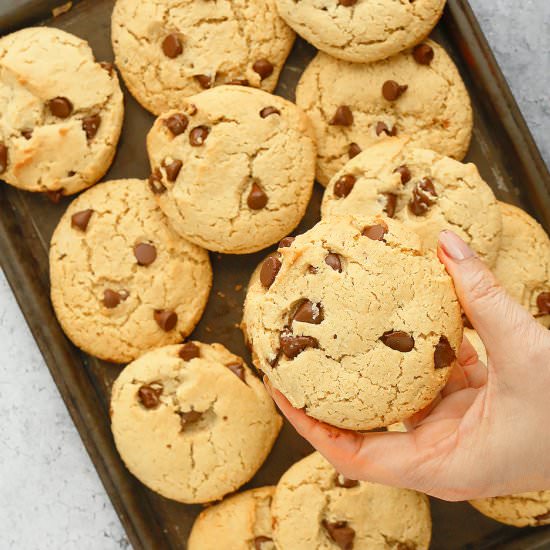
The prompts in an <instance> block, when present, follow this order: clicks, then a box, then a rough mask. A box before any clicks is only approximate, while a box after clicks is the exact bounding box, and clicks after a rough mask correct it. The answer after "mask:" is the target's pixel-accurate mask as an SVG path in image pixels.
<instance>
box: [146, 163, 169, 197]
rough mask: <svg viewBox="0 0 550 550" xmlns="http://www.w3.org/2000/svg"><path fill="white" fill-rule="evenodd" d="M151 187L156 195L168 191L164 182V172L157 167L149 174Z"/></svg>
mask: <svg viewBox="0 0 550 550" xmlns="http://www.w3.org/2000/svg"><path fill="white" fill-rule="evenodd" d="M149 188H150V189H151V191H152V192H153V193H154V194H155V195H162V194H163V193H164V192H166V187H164V183H162V173H161V171H160V170H159V169H158V168H155V169H154V170H153V173H152V174H151V175H150V176H149Z"/></svg>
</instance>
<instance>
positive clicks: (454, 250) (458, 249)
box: [439, 230, 474, 262]
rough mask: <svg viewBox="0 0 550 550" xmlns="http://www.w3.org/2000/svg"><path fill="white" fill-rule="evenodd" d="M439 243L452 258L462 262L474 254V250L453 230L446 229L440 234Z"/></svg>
mask: <svg viewBox="0 0 550 550" xmlns="http://www.w3.org/2000/svg"><path fill="white" fill-rule="evenodd" d="M439 245H440V246H441V248H442V249H443V252H445V254H447V256H449V258H451V259H452V260H457V261H459V262H460V261H462V260H467V259H468V258H471V257H472V256H474V251H473V250H472V249H471V248H470V247H469V246H468V245H467V244H466V243H465V242H464V241H463V240H462V239H461V238H460V237H459V236H458V235H457V234H456V233H453V232H452V231H447V230H445V231H442V232H441V233H440V234H439Z"/></svg>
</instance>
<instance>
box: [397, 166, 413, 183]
mask: <svg viewBox="0 0 550 550" xmlns="http://www.w3.org/2000/svg"><path fill="white" fill-rule="evenodd" d="M394 172H396V173H397V174H399V175H400V176H401V183H402V184H403V185H405V184H406V183H407V182H409V181H411V171H410V170H409V167H408V166H407V165H406V164H403V165H401V166H399V167H398V168H396V169H395V170H394Z"/></svg>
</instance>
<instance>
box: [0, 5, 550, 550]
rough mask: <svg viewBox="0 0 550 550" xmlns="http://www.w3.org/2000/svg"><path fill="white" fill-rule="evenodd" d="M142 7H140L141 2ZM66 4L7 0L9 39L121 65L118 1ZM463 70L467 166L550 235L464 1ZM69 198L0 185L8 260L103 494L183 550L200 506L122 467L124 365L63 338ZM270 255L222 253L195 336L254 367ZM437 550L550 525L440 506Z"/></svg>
mask: <svg viewBox="0 0 550 550" xmlns="http://www.w3.org/2000/svg"><path fill="white" fill-rule="evenodd" d="M136 1H138V0H136ZM63 3H64V1H63V0H57V1H55V0H54V1H48V0H38V1H36V0H34V1H33V0H0V34H2V35H3V34H6V33H7V32H9V31H12V30H15V29H17V28H21V27H23V26H29V25H32V24H46V25H51V26H55V27H59V28H62V29H64V30H66V31H69V32H71V33H74V34H76V35H78V36H80V37H82V38H84V39H86V40H88V41H89V42H90V44H91V46H92V48H93V50H94V52H95V55H96V58H97V59H98V60H106V61H111V60H112V59H113V52H112V49H111V43H110V36H109V35H110V15H111V10H112V7H113V3H114V2H113V0H81V1H80V2H73V4H74V5H73V7H72V9H71V10H70V11H69V12H67V13H65V14H63V15H61V16H58V17H55V18H52V17H51V9H52V8H53V7H55V6H58V5H60V4H63ZM434 37H435V39H436V40H437V41H439V42H440V43H442V44H443V45H444V46H445V47H446V49H447V51H448V52H449V53H450V55H451V56H452V57H453V59H454V60H455V62H456V63H457V65H458V67H459V69H460V72H461V74H462V77H463V78H464V80H465V82H466V85H467V87H468V89H469V91H470V94H471V97H472V101H473V106H474V111H475V129H474V137H473V141H472V145H471V148H470V153H469V155H468V157H467V159H468V160H470V161H473V162H475V163H476V164H477V165H478V167H479V169H480V172H481V174H482V176H483V177H484V178H485V180H486V181H487V182H488V183H489V184H490V185H491V186H492V187H493V189H494V191H495V193H496V195H497V196H498V198H499V199H503V200H506V201H508V202H512V203H515V204H518V205H520V206H522V207H523V208H525V209H526V210H528V211H529V212H530V213H531V214H533V215H534V216H536V217H537V218H538V219H539V220H540V221H541V223H542V224H543V225H544V226H545V227H546V229H547V230H550V175H549V174H548V170H547V168H546V166H545V164H544V162H543V161H542V159H541V157H540V154H539V152H538V150H537V148H536V146H535V144H534V142H533V139H532V137H531V135H530V133H529V130H528V128H527V127H526V125H525V122H524V121H523V118H522V117H521V114H520V112H519V110H518V107H517V105H516V103H515V101H514V99H513V97H512V95H511V93H510V90H509V88H508V86H507V84H506V82H505V80H504V78H503V76H502V74H501V72H500V70H499V68H498V66H497V64H496V62H495V59H494V57H493V55H492V53H491V51H490V49H489V46H488V45H487V42H486V41H485V38H484V37H483V35H482V33H481V30H480V28H479V25H478V24H477V22H476V19H475V17H474V15H473V13H472V10H471V9H470V7H469V5H468V2H467V1H466V0H449V1H448V5H447V8H446V10H445V14H444V16H443V18H442V20H441V22H440V23H439V25H438V27H437V29H436V30H435V32H434ZM314 54H315V50H314V48H312V47H311V46H309V45H308V44H306V43H305V42H304V41H302V40H300V39H298V40H297V41H296V44H295V46H294V49H293V51H292V53H291V55H290V58H289V60H288V62H287V65H286V68H285V70H284V71H283V74H282V77H281V80H280V83H279V87H278V89H277V93H279V94H280V95H283V96H285V97H287V98H290V99H293V95H294V88H295V84H296V82H297V80H298V78H299V75H300V72H301V70H302V69H303V67H304V66H305V65H306V64H307V62H308V61H309V60H310V59H311V58H312V57H313V55H314ZM125 95H126V117H125V122H124V129H123V133H122V138H121V141H120V144H119V148H118V153H117V156H116V159H115V162H114V164H113V166H112V168H111V169H110V171H109V173H108V174H107V176H106V177H105V179H114V178H124V177H139V178H145V177H147V176H148V175H149V167H148V161H147V156H146V152H145V135H146V133H147V131H148V129H149V127H150V126H151V124H152V122H153V116H152V115H150V114H148V113H147V112H146V111H144V110H143V109H142V108H141V107H140V106H139V105H138V104H137V102H136V101H135V100H134V99H133V98H132V97H131V96H130V95H129V94H128V93H127V91H126V90H125ZM321 196H322V188H321V187H320V186H318V185H316V189H315V192H314V195H313V199H312V201H311V204H310V206H309V209H308V212H307V215H306V217H305V219H304V221H303V222H302V224H301V225H300V227H299V229H298V231H303V230H305V229H307V228H308V227H311V226H312V225H313V224H314V223H315V222H316V221H317V220H318V218H319V204H320V199H321ZM69 201H70V199H63V200H62V201H61V203H60V204H52V203H51V202H50V201H49V200H48V199H47V198H46V197H45V196H43V195H33V194H29V193H25V192H21V191H18V190H16V189H15V188H12V187H10V186H8V185H4V184H3V183H0V263H1V265H2V268H3V269H4V271H5V273H6V276H7V278H8V280H9V282H10V284H11V287H12V289H13V291H14V292H15V295H16V297H17V300H18V302H19V305H20V307H21V309H22V311H23V313H24V315H25V317H26V319H27V322H28V324H29V326H30V328H31V331H32V333H33V334H34V337H35V339H36V341H37V343H38V345H39V347H40V349H41V351H42V354H43V355H44V358H45V360H46V363H47V364H48V367H49V369H50V371H51V374H52V376H53V378H54V380H55V382H56V384H57V386H58V388H59V391H60V393H61V395H62V397H63V399H64V400H65V403H66V405H67V408H68V409H69V412H70V414H71V416H72V418H73V421H74V423H75V425H76V427H77V429H78V431H79V432H80V435H81V437H82V440H83V441H84V444H85V446H86V448H87V450H88V453H89V454H90V456H91V458H92V460H93V462H94V464H95V467H96V468H97V471H98V472H99V475H100V477H101V479H102V481H103V484H104V485H105V488H106V490H107V492H108V494H109V496H110V498H111V500H112V502H113V505H114V506H115V508H116V511H117V512H118V515H119V516H120V519H121V521H122V523H123V525H124V527H125V529H126V533H127V535H128V538H129V540H130V541H131V543H132V545H133V547H134V548H136V549H152V548H155V549H184V548H186V546H187V545H186V541H187V536H188V534H189V531H190V529H191V526H192V524H193V520H194V519H195V517H196V515H197V514H198V513H199V511H200V509H201V507H200V506H188V505H183V504H178V503H176V502H172V501H169V500H167V499H164V498H162V497H161V496H158V495H156V494H155V493H153V492H151V491H149V490H148V489H147V488H146V487H144V486H143V485H142V484H141V483H139V482H138V481H137V480H136V479H135V478H134V477H133V476H132V475H130V473H129V472H128V471H127V470H126V468H125V467H124V464H123V463H122V461H121V459H120V458H119V456H118V453H117V451H116V449H115V446H114V443H113V439H112V437H111V431H110V428H109V413H108V403H109V394H110V388H111V384H112V382H113V380H114V379H115V378H116V376H117V374H118V373H119V372H120V367H117V366H115V365H111V364H107V363H104V362H101V361H98V360H96V359H94V358H92V357H89V356H87V355H85V354H83V353H81V352H80V351H79V350H77V349H76V348H75V347H74V346H72V345H71V343H70V342H69V341H68V340H67V338H66V337H65V336H64V334H63V332H62V331H61V328H60V326H59V325H58V323H57V321H56V319H55V316H54V314H53V311H52V307H51V305H50V300H49V284H48V243H49V240H50V236H51V234H52V231H53V229H54V228H55V226H56V224H57V221H58V219H59V217H60V216H61V214H62V213H63V211H64V210H65V208H66V207H67V205H68V203H69ZM264 256H265V251H264V252H260V253H258V254H251V255H244V256H224V255H220V254H212V255H211V259H212V264H213V267H214V287H213V290H212V294H211V297H210V301H209V303H208V306H207V308H206V311H205V313H204V316H203V318H202V320H201V322H200V323H199V325H198V326H197V328H196V330H195V331H194V333H193V335H192V337H193V338H195V339H198V340H201V341H205V342H221V343H223V344H224V345H226V346H227V347H228V348H229V349H230V350H231V351H233V352H235V353H237V354H240V355H242V356H243V357H246V358H247V359H249V354H248V351H247V349H246V347H245V345H244V343H243V339H242V336H241V333H240V331H239V329H238V328H237V325H238V323H239V322H240V317H241V307H242V302H243V298H244V292H245V287H246V283H247V281H248V278H249V275H250V273H251V272H252V270H253V269H254V267H255V266H256V265H257V264H258V263H259V261H260V259H261V258H263V257H264ZM310 451H311V448H310V446H309V445H308V444H307V443H306V442H305V441H304V440H302V439H301V438H300V437H299V436H298V435H297V434H296V433H295V432H294V430H293V429H292V428H291V427H290V426H289V425H288V424H285V426H284V428H283V430H282V433H281V435H280V437H279V439H278V441H277V443H276V445H275V447H274V449H273V452H272V453H271V455H270V456H269V458H268V459H267V461H266V463H265V464H264V465H263V467H262V468H261V469H260V471H259V472H258V473H257V475H256V476H255V477H254V479H253V480H252V481H251V482H250V483H249V484H248V485H247V486H245V487H244V488H245V489H246V488H249V487H258V486H261V485H266V484H273V483H276V482H277V480H278V479H279V477H280V476H281V474H282V473H283V472H284V471H285V470H286V469H287V468H288V467H289V466H290V465H291V464H293V463H294V462H296V461H297V460H299V459H301V458H302V457H304V456H306V455H307V454H308V453H309V452H310ZM432 514H433V520H434V521H433V525H434V529H433V542H432V549H434V550H436V549H445V550H452V549H458V548H469V549H473V548H476V549H486V548H499V549H508V550H512V549H520V548H521V549H527V548H529V549H535V548H537V549H542V548H550V528H537V529H515V528H512V527H506V526H503V525H501V524H499V523H496V522H494V521H492V520H490V519H487V518H485V517H484V516H482V515H481V514H479V513H478V512H476V511H475V510H474V509H473V508H471V507H470V506H469V505H468V504H466V503H446V502H442V501H438V500H436V499H432Z"/></svg>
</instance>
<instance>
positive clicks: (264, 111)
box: [260, 107, 281, 118]
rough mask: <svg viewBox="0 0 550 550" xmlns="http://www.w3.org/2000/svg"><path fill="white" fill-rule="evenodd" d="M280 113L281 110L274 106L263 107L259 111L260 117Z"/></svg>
mask: <svg viewBox="0 0 550 550" xmlns="http://www.w3.org/2000/svg"><path fill="white" fill-rule="evenodd" d="M280 114H281V111H279V109H276V108H275V107H264V108H263V109H262V110H261V111H260V116H261V117H262V118H266V117H268V116H269V115H280Z"/></svg>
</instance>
